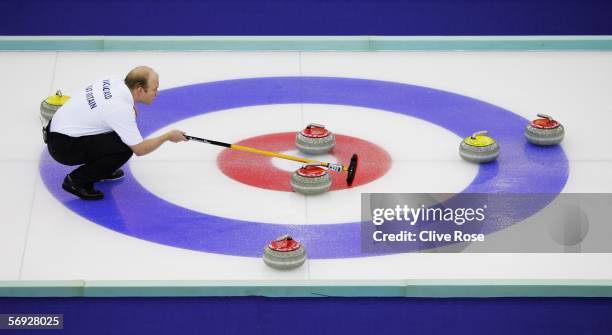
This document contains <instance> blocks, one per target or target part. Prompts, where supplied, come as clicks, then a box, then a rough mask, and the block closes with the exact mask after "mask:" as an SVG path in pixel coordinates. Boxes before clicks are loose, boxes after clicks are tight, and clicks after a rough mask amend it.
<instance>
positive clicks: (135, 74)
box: [124, 66, 153, 91]
mask: <svg viewBox="0 0 612 335" xmlns="http://www.w3.org/2000/svg"><path fill="white" fill-rule="evenodd" d="M151 72H153V70H152V69H151V68H149V67H146V66H139V67H136V68H134V69H132V71H130V72H129V73H128V74H127V76H125V79H124V82H125V86H127V87H128V88H129V89H130V91H132V90H134V89H136V88H138V87H142V88H143V89H145V90H147V89H148V88H149V77H150V76H151Z"/></svg>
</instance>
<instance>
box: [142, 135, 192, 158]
mask: <svg viewBox="0 0 612 335" xmlns="http://www.w3.org/2000/svg"><path fill="white" fill-rule="evenodd" d="M184 135H185V133H184V132H182V131H180V130H171V131H169V132H167V133H165V134H163V135H161V136H158V137H153V138H148V139H146V140H144V141H142V142H140V143H138V144H136V145H131V146H130V148H132V151H133V152H134V154H135V155H136V156H143V155H146V154H148V153H151V152H153V151H155V150H156V149H157V148H159V147H160V146H161V145H162V144H164V143H165V142H166V141H172V142H174V143H178V142H182V141H187V138H185V136H184Z"/></svg>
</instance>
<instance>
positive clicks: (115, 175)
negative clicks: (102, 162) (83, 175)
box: [100, 169, 125, 181]
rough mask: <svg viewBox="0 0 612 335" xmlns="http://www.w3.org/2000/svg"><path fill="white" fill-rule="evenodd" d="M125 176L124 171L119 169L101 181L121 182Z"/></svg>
mask: <svg viewBox="0 0 612 335" xmlns="http://www.w3.org/2000/svg"><path fill="white" fill-rule="evenodd" d="M124 176H125V174H124V173H123V170H121V169H117V170H115V172H113V173H111V174H109V175H107V176H104V177H102V178H100V181H106V180H119V179H121V178H123V177H124Z"/></svg>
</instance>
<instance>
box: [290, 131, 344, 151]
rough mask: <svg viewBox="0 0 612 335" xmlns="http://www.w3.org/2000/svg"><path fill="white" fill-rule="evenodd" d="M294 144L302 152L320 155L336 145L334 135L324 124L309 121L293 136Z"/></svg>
mask: <svg viewBox="0 0 612 335" xmlns="http://www.w3.org/2000/svg"><path fill="white" fill-rule="evenodd" d="M295 145H296V146H297V148H298V149H299V150H300V151H301V152H304V153H307V154H311V155H322V154H326V153H328V152H329V151H330V150H331V149H333V147H334V145H336V136H335V135H334V134H332V132H330V131H329V130H327V129H325V126H324V125H321V124H316V123H311V124H309V125H308V126H306V128H304V130H302V131H301V132H299V133H297V135H296V136H295Z"/></svg>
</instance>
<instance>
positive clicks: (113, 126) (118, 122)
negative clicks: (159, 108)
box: [51, 76, 142, 145]
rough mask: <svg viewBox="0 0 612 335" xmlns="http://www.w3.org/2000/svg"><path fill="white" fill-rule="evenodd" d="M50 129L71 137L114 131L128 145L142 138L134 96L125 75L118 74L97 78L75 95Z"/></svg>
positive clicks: (140, 140) (55, 118) (56, 115)
mask: <svg viewBox="0 0 612 335" xmlns="http://www.w3.org/2000/svg"><path fill="white" fill-rule="evenodd" d="M51 131H52V132H56V133H62V134H64V135H68V136H71V137H81V136H88V135H98V134H104V133H109V132H112V131H114V132H116V133H117V134H118V135H119V137H120V138H121V140H122V141H123V143H125V144H127V145H136V144H138V143H140V142H142V135H140V131H139V130H138V126H137V125H136V113H135V112H134V98H133V97H132V93H131V92H130V90H129V89H128V87H127V86H125V83H124V82H123V79H121V78H119V77H117V76H107V77H104V78H101V79H99V80H96V81H95V82H94V83H92V84H90V85H87V87H85V89H83V90H81V91H79V92H77V93H76V94H74V95H72V97H71V98H70V99H69V100H68V101H67V102H66V103H65V104H64V105H63V106H62V107H60V108H59V109H58V110H57V112H55V115H54V116H53V120H52V121H51Z"/></svg>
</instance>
